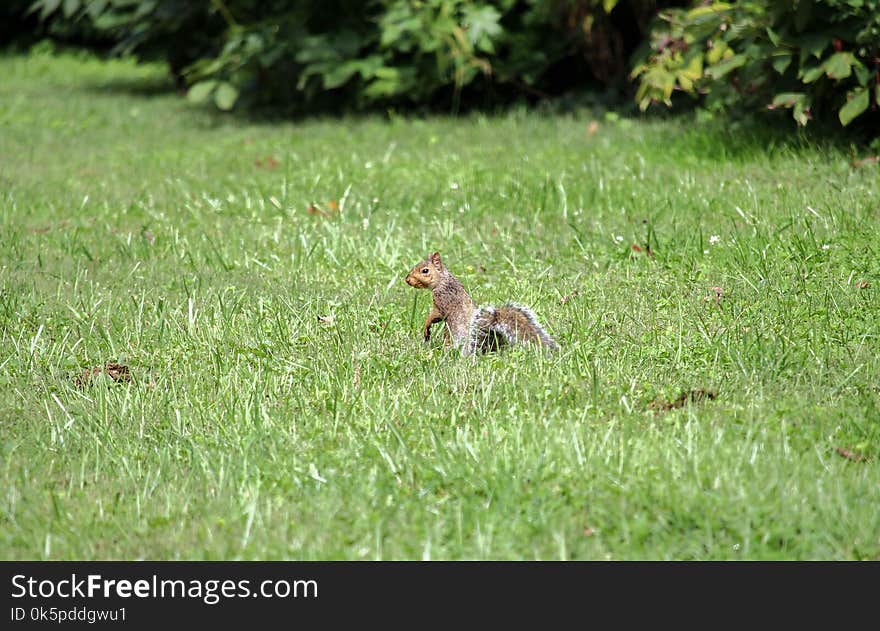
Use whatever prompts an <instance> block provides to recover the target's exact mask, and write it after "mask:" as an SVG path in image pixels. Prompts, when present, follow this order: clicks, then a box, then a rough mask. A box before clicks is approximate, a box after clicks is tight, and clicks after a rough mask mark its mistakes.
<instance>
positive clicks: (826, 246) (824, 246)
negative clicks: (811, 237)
mask: <svg viewBox="0 0 880 631" xmlns="http://www.w3.org/2000/svg"><path fill="white" fill-rule="evenodd" d="M822 249H823V250H830V249H831V246H830V245H828V244H827V243H826V244H824V245H823V246H822Z"/></svg>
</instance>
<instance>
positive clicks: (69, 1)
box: [62, 0, 80, 18]
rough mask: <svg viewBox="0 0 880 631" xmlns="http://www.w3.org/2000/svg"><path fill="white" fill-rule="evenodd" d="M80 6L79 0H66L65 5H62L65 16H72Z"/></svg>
mask: <svg viewBox="0 0 880 631" xmlns="http://www.w3.org/2000/svg"><path fill="white" fill-rule="evenodd" d="M79 6H80V3H79V0H64V6H63V7H62V10H63V12H64V17H66V18H69V17H71V16H72V15H73V14H74V13H76V12H77V11H79Z"/></svg>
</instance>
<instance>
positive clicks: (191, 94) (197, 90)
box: [186, 79, 217, 103]
mask: <svg viewBox="0 0 880 631" xmlns="http://www.w3.org/2000/svg"><path fill="white" fill-rule="evenodd" d="M216 87H217V82H216V81H214V80H213V79H208V80H207V81H199V82H198V83H196V84H194V85H193V86H192V87H191V88H190V89H189V90H188V91H187V93H186V98H187V100H188V101H191V102H192V103H204V102H205V101H207V100H208V97H209V96H211V93H212V92H213V91H214V88H216Z"/></svg>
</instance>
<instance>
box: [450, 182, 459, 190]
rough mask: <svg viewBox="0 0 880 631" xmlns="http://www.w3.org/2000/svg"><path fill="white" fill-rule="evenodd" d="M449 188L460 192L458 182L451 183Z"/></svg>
mask: <svg viewBox="0 0 880 631" xmlns="http://www.w3.org/2000/svg"><path fill="white" fill-rule="evenodd" d="M449 188H451V189H452V190H453V191H457V190H458V182H450V183H449Z"/></svg>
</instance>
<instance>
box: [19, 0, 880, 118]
mask: <svg viewBox="0 0 880 631" xmlns="http://www.w3.org/2000/svg"><path fill="white" fill-rule="evenodd" d="M32 11H33V12H34V13H38V14H39V15H40V16H41V17H43V18H44V19H46V20H47V21H48V23H49V24H55V25H58V24H62V25H63V24H67V25H71V24H87V25H88V28H89V29H93V30H95V31H97V32H99V33H101V34H103V35H104V36H105V37H110V38H112V39H113V40H114V41H115V42H116V51H117V52H121V53H127V54H134V55H137V56H138V57H140V58H145V59H147V58H149V59H155V58H162V59H165V60H166V61H167V62H168V65H169V68H170V70H171V72H172V73H173V74H174V75H175V77H177V79H178V82H179V84H180V86H181V88H185V89H187V90H188V94H189V97H190V98H191V99H193V100H195V101H208V100H210V101H212V102H213V103H214V104H215V105H216V106H217V107H219V108H220V109H224V110H225V109H231V108H232V107H234V106H236V105H254V104H265V103H268V104H279V103H281V104H296V105H301V104H311V105H312V106H315V105H317V106H333V107H338V106H343V107H364V106H369V105H371V104H375V103H390V104H395V103H406V104H419V105H421V104H431V105H437V104H449V103H451V104H452V106H453V108H457V107H458V104H459V103H460V102H461V100H462V99H463V98H466V99H470V100H472V101H477V102H480V99H483V101H482V102H496V101H498V100H504V99H509V98H511V97H513V96H515V95H522V94H526V95H530V96H546V95H548V94H559V93H561V92H562V91H564V90H570V89H572V88H577V87H582V86H588V85H593V86H602V85H604V86H611V87H615V88H625V80H626V78H627V76H629V78H631V79H634V80H635V81H636V84H637V85H636V88H635V97H636V101H637V102H638V104H639V106H640V107H641V108H642V109H646V108H648V107H649V106H650V105H651V104H652V103H657V102H663V103H666V104H672V99H673V95H674V93H676V92H682V93H687V94H690V95H693V96H695V97H698V98H700V99H704V101H705V103H706V105H708V107H710V108H720V107H724V106H729V105H738V106H745V107H749V108H753V109H761V110H763V109H766V108H770V109H777V108H788V109H790V110H791V113H792V115H793V117H794V119H795V120H796V121H797V122H798V124H800V125H806V124H807V123H808V121H810V120H811V119H812V118H814V117H826V118H830V117H834V118H836V119H837V120H838V121H839V123H840V124H842V125H844V126H845V125H849V124H850V123H851V122H852V121H854V120H856V119H861V120H867V119H868V118H870V117H871V112H874V115H876V110H877V107H878V103H880V0H743V1H740V2H717V1H714V0H697V1H694V0H684V1H681V0H680V1H675V0H670V1H662V0H299V1H292V0H209V1H207V0H206V1H205V2H198V3H195V2H189V1H187V0H37V1H36V2H34V3H33V5H32ZM633 64H634V65H633Z"/></svg>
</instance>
